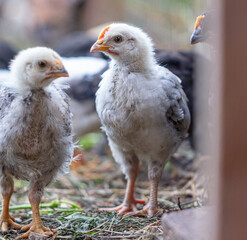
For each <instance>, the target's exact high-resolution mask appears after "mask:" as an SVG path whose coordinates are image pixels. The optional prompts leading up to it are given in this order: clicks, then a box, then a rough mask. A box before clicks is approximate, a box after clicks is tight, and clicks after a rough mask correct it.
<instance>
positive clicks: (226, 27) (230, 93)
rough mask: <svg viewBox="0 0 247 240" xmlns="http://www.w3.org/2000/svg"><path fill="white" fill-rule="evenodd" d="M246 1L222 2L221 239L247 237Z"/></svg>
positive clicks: (231, 239)
mask: <svg viewBox="0 0 247 240" xmlns="http://www.w3.org/2000/svg"><path fill="white" fill-rule="evenodd" d="M246 9H247V1H246V0H237V1H232V0H224V1H222V17H223V18H222V20H223V21H222V22H223V28H222V29H223V32H222V33H223V35H222V55H221V56H222V59H221V60H222V78H223V85H222V106H221V107H222V116H221V124H222V126H221V129H222V131H221V164H220V173H221V175H220V180H221V181H220V184H221V189H220V198H219V207H220V212H219V238H218V239H222V240H223V239H224V240H228V239H229V240H233V239H238V240H241V239H243V240H244V239H247V221H246V214H247V190H246V185H247V99H246V96H247V63H246V61H247V49H246V48H247V46H246V42H247V27H246V23H247V14H246Z"/></svg>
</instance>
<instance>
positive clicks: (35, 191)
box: [18, 184, 57, 239]
mask: <svg viewBox="0 0 247 240" xmlns="http://www.w3.org/2000/svg"><path fill="white" fill-rule="evenodd" d="M42 193H43V188H42V187H40V186H39V185H38V184H37V185H34V186H32V188H31V189H30V191H29V195H28V197H29V201H30V204H31V207H32V212H33V220H32V222H31V223H30V224H28V225H26V226H24V227H22V228H21V231H27V230H28V231H27V232H26V233H24V234H23V235H21V236H19V237H18V238H19V239H22V238H28V237H29V234H30V232H35V233H38V234H41V235H46V236H50V235H52V234H53V233H55V232H57V230H55V229H54V230H53V229H49V228H46V227H44V225H43V223H42V220H41V218H40V213H39V204H40V201H41V197H42Z"/></svg>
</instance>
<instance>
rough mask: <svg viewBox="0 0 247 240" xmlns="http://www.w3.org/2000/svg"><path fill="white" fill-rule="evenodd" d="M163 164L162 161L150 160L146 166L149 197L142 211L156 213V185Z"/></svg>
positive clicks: (151, 214) (149, 213)
mask: <svg viewBox="0 0 247 240" xmlns="http://www.w3.org/2000/svg"><path fill="white" fill-rule="evenodd" d="M164 166H165V162H163V161H151V162H150V164H149V166H148V178H149V181H150V198H149V202H148V203H147V204H146V205H145V206H144V208H143V210H142V212H143V213H147V214H148V215H149V216H153V215H155V214H156V213H158V200H157V198H158V186H159V182H160V179H161V176H162V172H163V169H164Z"/></svg>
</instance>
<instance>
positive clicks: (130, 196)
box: [99, 162, 146, 216]
mask: <svg viewBox="0 0 247 240" xmlns="http://www.w3.org/2000/svg"><path fill="white" fill-rule="evenodd" d="M137 174H138V162H136V164H133V166H132V171H131V175H130V178H129V179H128V182H127V187H126V192H125V197H124V201H123V203H122V204H121V205H119V206H117V207H113V208H101V209H99V210H100V211H108V212H118V216H122V215H125V214H126V213H129V212H131V213H133V212H136V211H137V208H136V204H138V203H139V204H145V203H146V201H144V200H139V199H135V197H134V188H135V181H136V177H137Z"/></svg>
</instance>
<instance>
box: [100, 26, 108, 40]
mask: <svg viewBox="0 0 247 240" xmlns="http://www.w3.org/2000/svg"><path fill="white" fill-rule="evenodd" d="M109 28H110V26H108V27H106V28H105V29H104V30H103V31H102V32H101V33H100V35H99V37H98V39H102V38H103V37H104V36H105V33H106V32H107V31H108V30H109Z"/></svg>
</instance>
